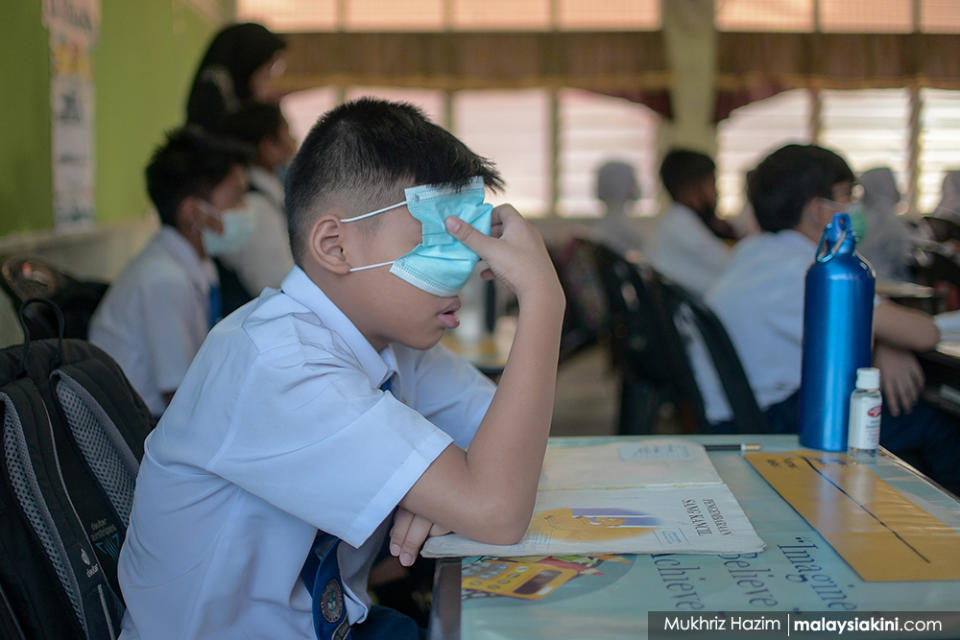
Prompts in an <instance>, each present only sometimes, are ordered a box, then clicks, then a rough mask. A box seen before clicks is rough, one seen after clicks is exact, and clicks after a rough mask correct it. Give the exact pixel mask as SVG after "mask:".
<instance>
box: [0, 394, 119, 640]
mask: <svg viewBox="0 0 960 640" xmlns="http://www.w3.org/2000/svg"><path fill="white" fill-rule="evenodd" d="M0 403H3V405H4V407H5V411H4V415H3V430H2V435H0V441H2V445H3V447H2V448H3V465H2V466H3V469H4V474H5V476H6V477H5V480H6V481H7V482H8V483H9V485H10V487H11V488H12V492H13V494H14V496H15V503H16V505H17V506H18V507H19V511H20V513H21V514H22V516H23V517H24V518H25V519H26V521H27V523H28V525H29V528H30V530H31V531H32V533H33V535H34V537H35V539H36V540H38V541H39V543H40V546H41V548H42V549H43V553H44V555H45V557H46V560H47V563H48V564H49V566H51V567H52V570H53V572H54V573H55V575H56V579H57V583H58V585H59V587H60V591H61V592H62V594H63V595H64V596H65V598H66V600H67V601H68V602H69V606H70V609H71V610H72V612H73V614H74V616H75V619H76V622H77V623H78V625H79V626H80V628H81V629H82V630H83V634H84V635H85V636H86V637H87V638H88V639H91V640H92V639H97V640H99V639H106V638H110V639H114V638H116V637H117V636H118V630H119V623H120V617H121V615H122V612H123V606H122V604H121V603H120V601H119V599H118V598H117V596H116V595H115V594H114V592H113V590H112V588H111V586H110V584H109V582H108V580H107V577H106V575H105V573H104V570H103V568H102V566H101V565H100V562H99V561H98V560H97V554H96V552H95V551H94V548H93V545H92V544H91V543H90V540H89V539H88V538H87V534H86V531H85V530H84V527H83V525H82V523H81V521H80V518H79V516H78V514H77V511H76V509H75V508H74V505H73V502H72V501H71V499H70V495H69V493H68V490H67V487H66V485H65V484H64V480H63V474H62V472H61V467H60V459H59V456H58V455H57V446H56V442H55V436H54V429H53V425H52V424H51V421H50V416H49V414H48V413H47V410H46V406H45V404H44V402H43V398H42V395H41V394H40V393H39V390H38V389H37V388H36V386H35V385H34V383H33V381H32V380H30V379H29V378H20V379H18V380H14V381H12V382H10V383H8V384H7V385H4V386H3V387H2V389H0Z"/></svg>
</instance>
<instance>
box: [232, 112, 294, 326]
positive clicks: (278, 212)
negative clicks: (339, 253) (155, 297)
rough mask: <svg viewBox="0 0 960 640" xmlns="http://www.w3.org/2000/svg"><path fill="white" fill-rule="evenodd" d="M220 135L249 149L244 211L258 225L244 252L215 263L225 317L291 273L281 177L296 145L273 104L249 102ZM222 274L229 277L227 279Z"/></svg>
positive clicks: (291, 258) (236, 252)
mask: <svg viewBox="0 0 960 640" xmlns="http://www.w3.org/2000/svg"><path fill="white" fill-rule="evenodd" d="M223 133H224V135H225V136H228V137H230V138H232V139H234V140H238V141H240V142H243V143H244V144H246V145H247V146H249V148H250V149H252V152H253V156H252V158H253V160H252V162H251V163H250V165H249V166H248V167H247V180H248V183H249V185H250V186H249V191H248V192H247V197H246V200H245V204H244V207H243V208H244V209H245V210H247V211H248V212H249V214H250V217H251V219H253V220H254V221H255V223H256V226H255V230H254V233H253V237H252V238H251V240H250V242H249V243H248V244H247V245H246V246H245V247H243V248H241V249H239V250H237V251H235V252H230V253H224V254H222V255H220V256H218V257H217V258H215V259H214V261H215V262H216V263H217V266H218V270H219V272H220V276H221V278H220V280H221V285H222V287H223V315H224V316H226V315H227V314H229V313H230V312H231V311H233V310H234V309H236V308H237V307H239V306H240V305H242V304H244V303H246V302H247V301H248V300H250V299H251V298H254V297H256V296H258V295H259V294H260V292H261V291H262V290H263V289H264V287H273V288H274V289H279V288H280V283H281V282H282V281H283V278H284V277H285V276H286V275H287V273H288V272H289V271H290V269H292V268H293V256H292V255H291V253H290V239H289V235H288V232H287V216H286V214H285V213H284V209H283V182H282V181H281V179H280V175H282V172H283V171H284V170H285V168H286V166H287V165H288V164H289V163H290V161H291V160H292V159H293V155H294V154H295V153H296V151H297V146H296V142H295V141H294V139H293V137H292V136H291V135H290V128H289V126H288V125H287V121H286V119H285V118H284V117H283V113H282V112H281V111H280V107H279V105H276V104H267V103H248V104H246V105H244V106H242V107H240V109H239V110H237V111H236V112H234V113H232V114H230V115H228V116H227V117H226V118H225V120H224V123H223ZM225 270H230V271H232V272H233V273H232V274H226V273H224V271H225ZM231 277H235V278H236V280H237V282H236V283H233V285H232V288H233V290H232V291H231V290H228V282H229V281H230V279H231ZM238 285H239V286H238Z"/></svg>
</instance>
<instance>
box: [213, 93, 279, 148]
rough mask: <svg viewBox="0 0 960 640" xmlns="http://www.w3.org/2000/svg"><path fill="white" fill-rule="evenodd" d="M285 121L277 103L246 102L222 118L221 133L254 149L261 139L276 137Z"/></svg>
mask: <svg viewBox="0 0 960 640" xmlns="http://www.w3.org/2000/svg"><path fill="white" fill-rule="evenodd" d="M286 123H287V120H286V118H284V117H283V111H281V110H280V105H278V104H268V103H264V102H248V103H245V104H244V105H243V106H241V107H240V108H239V109H237V110H236V111H234V112H233V113H231V114H230V115H228V116H227V117H226V118H224V120H223V134H224V135H225V136H228V137H230V138H233V139H234V140H238V141H240V142H242V143H244V144H247V145H249V146H250V147H251V148H252V149H256V147H257V145H258V144H260V141H261V140H264V139H265V138H276V137H278V136H279V135H280V129H281V128H282V127H283V125H285V124H286Z"/></svg>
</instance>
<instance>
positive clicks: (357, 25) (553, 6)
mask: <svg viewBox="0 0 960 640" xmlns="http://www.w3.org/2000/svg"><path fill="white" fill-rule="evenodd" d="M237 18H238V20H241V21H243V20H253V21H256V22H261V23H263V24H265V25H267V26H268V27H270V28H271V29H273V30H276V31H336V30H338V29H344V30H347V31H440V30H443V29H446V28H447V27H448V26H449V27H450V28H452V29H462V30H465V31H491V30H495V31H514V30H547V29H554V28H556V29H570V30H582V29H590V30H595V29H599V30H603V29H612V30H618V31H622V30H624V29H656V28H658V27H659V26H660V0H604V1H603V2H599V3H598V2H594V1H593V0H483V1H482V2H481V1H479V0H392V1H391V2H384V1H383V0H237Z"/></svg>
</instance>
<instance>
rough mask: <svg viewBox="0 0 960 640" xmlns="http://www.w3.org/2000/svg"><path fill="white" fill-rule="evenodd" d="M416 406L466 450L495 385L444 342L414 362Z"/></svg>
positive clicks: (485, 410)
mask: <svg viewBox="0 0 960 640" xmlns="http://www.w3.org/2000/svg"><path fill="white" fill-rule="evenodd" d="M415 380H416V394H415V397H416V398H417V401H416V404H415V408H416V409H417V411H419V412H420V413H422V414H423V415H424V416H426V417H427V418H428V419H429V420H430V421H431V422H432V423H434V424H436V425H437V426H439V427H440V428H442V429H443V430H444V431H446V432H447V433H449V434H450V435H451V436H453V440H454V442H455V443H456V445H457V446H458V447H460V448H461V449H466V448H467V446H468V445H469V444H470V441H471V440H473V436H474V434H475V433H476V432H477V427H479V426H480V422H481V421H482V420H483V417H484V416H485V415H486V413H487V409H488V408H489V407H490V401H491V400H492V399H493V394H494V392H495V391H496V385H494V384H493V382H492V381H491V380H490V379H489V378H488V377H486V376H485V375H483V374H482V373H480V371H478V370H477V368H476V367H474V366H473V365H472V364H470V363H469V362H467V361H466V360H464V359H463V358H462V357H460V356H458V355H456V354H455V353H453V352H451V351H450V350H449V349H447V348H446V347H444V346H443V345H437V346H436V347H434V348H432V349H429V350H427V351H424V352H422V354H421V355H420V356H419V357H418V358H417V361H416V375H415Z"/></svg>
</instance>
